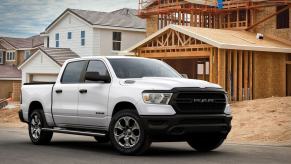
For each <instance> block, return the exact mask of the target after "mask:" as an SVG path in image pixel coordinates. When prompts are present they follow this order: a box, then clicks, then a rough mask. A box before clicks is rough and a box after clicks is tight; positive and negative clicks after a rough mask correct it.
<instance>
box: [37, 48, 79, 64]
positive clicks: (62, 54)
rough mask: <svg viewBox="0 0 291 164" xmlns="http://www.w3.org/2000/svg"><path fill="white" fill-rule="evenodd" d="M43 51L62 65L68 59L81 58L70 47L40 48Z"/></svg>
mask: <svg viewBox="0 0 291 164" xmlns="http://www.w3.org/2000/svg"><path fill="white" fill-rule="evenodd" d="M39 49H40V50H41V51H42V52H43V53H45V54H46V55H47V56H49V57H50V58H51V59H53V60H54V61H55V62H56V63H57V64H59V65H60V66H62V65H63V64H64V62H65V61H66V60H68V59H73V58H79V57H80V56H79V55H77V54H76V53H75V52H73V51H72V50H71V49H69V48H44V47H41V48H39Z"/></svg>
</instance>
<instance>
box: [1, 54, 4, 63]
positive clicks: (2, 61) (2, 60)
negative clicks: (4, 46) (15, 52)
mask: <svg viewBox="0 0 291 164" xmlns="http://www.w3.org/2000/svg"><path fill="white" fill-rule="evenodd" d="M3 63H4V59H3V51H0V64H3Z"/></svg>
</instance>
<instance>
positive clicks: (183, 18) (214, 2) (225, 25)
mask: <svg viewBox="0 0 291 164" xmlns="http://www.w3.org/2000/svg"><path fill="white" fill-rule="evenodd" d="M290 4H291V1H290V0H139V12H138V14H139V16H140V17H142V18H153V17H156V18H157V19H156V21H157V22H156V23H154V24H158V29H161V28H163V27H165V26H167V25H169V24H177V25H185V26H193V27H205V28H217V29H234V28H236V29H243V30H249V29H250V27H251V28H252V27H253V25H256V23H257V22H255V20H254V18H253V15H254V12H256V11H257V10H259V8H262V7H270V6H279V5H288V8H289V7H290ZM286 9H287V8H285V9H284V10H286ZM282 11H283V10H282ZM282 11H281V12H282ZM278 13H279V12H278ZM278 13H275V14H278ZM272 16H273V15H272Z"/></svg>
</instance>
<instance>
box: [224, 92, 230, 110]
mask: <svg viewBox="0 0 291 164" xmlns="http://www.w3.org/2000/svg"><path fill="white" fill-rule="evenodd" d="M225 101H226V106H225V109H224V113H225V114H229V115H230V114H231V108H230V105H229V101H228V96H227V94H225Z"/></svg>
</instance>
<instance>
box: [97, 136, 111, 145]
mask: <svg viewBox="0 0 291 164" xmlns="http://www.w3.org/2000/svg"><path fill="white" fill-rule="evenodd" d="M94 138H95V140H96V141H97V142H98V143H108V142H109V138H108V137H98V136H94Z"/></svg>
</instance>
